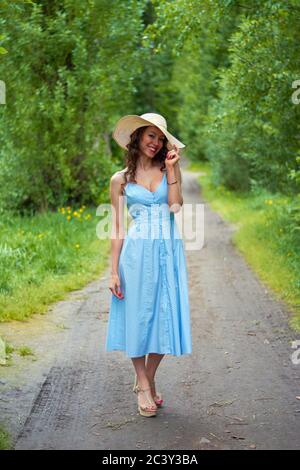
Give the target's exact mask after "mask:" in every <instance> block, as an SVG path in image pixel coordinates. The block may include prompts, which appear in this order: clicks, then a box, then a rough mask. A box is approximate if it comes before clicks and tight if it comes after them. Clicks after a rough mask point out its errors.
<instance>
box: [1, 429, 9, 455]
mask: <svg viewBox="0 0 300 470" xmlns="http://www.w3.org/2000/svg"><path fill="white" fill-rule="evenodd" d="M0 450H12V442H11V437H10V435H9V434H8V432H7V431H5V429H4V428H3V426H0Z"/></svg>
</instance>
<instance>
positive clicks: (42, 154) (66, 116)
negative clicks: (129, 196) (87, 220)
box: [0, 0, 145, 211]
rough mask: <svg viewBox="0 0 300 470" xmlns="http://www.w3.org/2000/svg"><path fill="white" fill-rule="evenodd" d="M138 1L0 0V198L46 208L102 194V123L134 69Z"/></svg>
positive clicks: (111, 116) (10, 205)
mask: <svg viewBox="0 0 300 470" xmlns="http://www.w3.org/2000/svg"><path fill="white" fill-rule="evenodd" d="M144 3H145V2H144V1H138V0H130V1H127V2H123V1H121V0H115V1H114V2H111V1H108V0H95V1H92V0H90V1H88V2H74V1H71V0H55V1H53V0H51V1H50V0H43V1H42V0H41V1H36V2H35V3H29V4H27V3H19V4H16V3H14V2H7V3H6V5H5V8H3V10H2V12H1V20H0V22H1V31H2V32H3V35H4V40H3V41H2V42H3V44H4V46H5V48H6V49H7V50H8V51H9V53H8V54H6V55H5V56H3V58H2V60H1V62H0V77H1V79H2V80H4V81H5V83H6V88H7V104H6V105H5V106H1V107H0V148H1V158H0V206H2V207H5V208H6V209H16V210H21V211H25V210H26V211H27V210H36V209H39V210H46V209H48V208H55V207H57V206H59V205H63V204H65V203H70V204H73V203H76V202H79V201H80V202H81V203H86V204H87V203H89V204H91V203H94V204H98V203H100V202H102V201H106V200H107V199H108V186H109V178H110V176H111V173H112V171H113V170H114V169H115V163H114V158H115V157H113V156H112V149H111V146H110V133H111V129H112V127H113V125H114V123H115V121H116V119H117V118H119V117H120V115H122V114H126V112H127V110H128V107H129V106H131V103H132V100H133V90H134V87H133V80H134V78H135V77H136V75H139V74H140V73H141V66H142V64H141V63H140V51H139V49H138V48H137V45H138V44H139V40H140V35H141V33H142V29H143V23H142V20H141V17H142V13H143V8H144ZM4 57H5V58H4Z"/></svg>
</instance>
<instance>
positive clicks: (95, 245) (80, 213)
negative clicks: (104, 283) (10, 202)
mask: <svg viewBox="0 0 300 470" xmlns="http://www.w3.org/2000/svg"><path fill="white" fill-rule="evenodd" d="M99 222H100V217H99V216H96V210H95V208H86V207H85V206H83V207H81V208H77V209H74V208H64V209H59V210H58V211H57V212H47V213H42V214H37V215H35V216H33V217H21V216H16V215H14V216H12V215H11V214H4V215H1V220H0V321H2V322H3V321H9V320H25V319H27V318H29V317H31V316H32V315H33V314H34V313H45V312H46V311H47V310H48V307H49V305H50V304H52V303H54V302H56V301H58V300H61V299H63V298H64V297H65V294H66V293H67V292H68V291H71V290H75V289H80V288H82V287H83V286H84V285H86V283H87V282H89V281H92V280H94V279H96V278H98V277H100V274H101V272H102V271H103V270H104V269H105V268H106V266H107V260H108V257H109V253H110V240H109V237H107V238H106V239H99V238H98V237H97V234H96V226H97V224H98V223H99Z"/></svg>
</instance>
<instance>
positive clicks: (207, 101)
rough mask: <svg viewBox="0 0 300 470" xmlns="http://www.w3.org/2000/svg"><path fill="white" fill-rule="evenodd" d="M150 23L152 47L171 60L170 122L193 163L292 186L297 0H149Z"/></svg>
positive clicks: (227, 180) (235, 177) (220, 176)
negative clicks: (173, 119)
mask: <svg viewBox="0 0 300 470" xmlns="http://www.w3.org/2000/svg"><path fill="white" fill-rule="evenodd" d="M153 3H154V4H155V6H156V14H157V18H156V20H155V22H154V23H153V24H152V25H150V26H149V27H148V30H149V31H147V34H148V36H149V44H151V42H152V43H153V42H154V41H156V43H157V48H156V49H157V54H159V53H162V52H161V51H165V50H168V51H172V53H173V54H174V57H175V58H176V60H175V63H174V69H173V70H174V71H173V75H172V84H173V87H174V88H175V89H176V91H177V94H178V100H179V105H178V108H177V109H178V115H177V121H178V125H179V128H180V130H181V135H182V139H183V141H184V142H185V143H187V146H188V147H187V152H188V154H189V156H190V157H191V158H192V159H193V160H195V161H196V160H207V159H209V160H210V161H211V163H212V171H213V177H214V182H215V184H216V185H218V184H224V185H225V186H227V187H228V188H232V189H239V190H249V189H251V188H255V187H256V186H257V185H258V186H261V187H265V188H268V189H269V190H271V191H282V192H286V193H288V194H295V193H297V192H299V182H300V176H299V174H300V173H299V172H300V170H299V155H300V154H299V112H300V106H299V105H295V104H294V103H293V102H292V100H291V97H292V93H293V91H294V90H293V88H292V83H293V82H294V81H295V80H296V79H299V78H300V77H299V73H300V66H299V65H300V64H299V60H300V59H299V57H300V56H299V43H300V42H299V39H300V38H299V35H300V30H299V27H298V25H299V19H300V8H299V5H298V2H297V1H296V0H288V1H263V2H261V1H258V0H252V1H251V2H250V3H249V2H248V3H245V2H238V1H235V0H230V1H229V0H227V1H225V0H204V1H202V2H199V1H197V0H176V1H172V2H171V1H167V2H159V1H155V2H153Z"/></svg>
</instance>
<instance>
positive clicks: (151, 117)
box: [112, 113, 185, 150]
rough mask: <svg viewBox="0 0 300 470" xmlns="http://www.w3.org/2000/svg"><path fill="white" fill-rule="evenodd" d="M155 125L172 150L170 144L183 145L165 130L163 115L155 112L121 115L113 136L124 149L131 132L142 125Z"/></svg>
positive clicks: (181, 146) (180, 146)
mask: <svg viewBox="0 0 300 470" xmlns="http://www.w3.org/2000/svg"><path fill="white" fill-rule="evenodd" d="M147 125H148V126H156V127H158V128H159V129H160V130H161V131H162V132H163V133H164V134H165V136H166V137H167V139H168V142H167V148H168V150H172V148H173V147H172V145H174V144H175V145H177V147H178V148H183V147H185V145H184V144H183V143H182V142H180V141H179V140H178V139H176V138H175V137H174V136H173V135H172V134H170V132H168V131H167V122H166V120H165V118H164V117H163V116H161V115H160V114H155V113H145V114H142V115H141V116H138V115H136V114H128V115H127V116H123V117H122V118H121V119H119V121H118V122H117V124H116V127H115V129H114V131H113V134H112V136H113V138H114V139H115V141H116V142H117V144H119V145H120V147H122V148H123V149H125V150H128V149H127V147H126V145H128V144H129V142H130V136H131V134H132V133H133V132H134V131H135V130H136V129H137V128H138V127H142V126H147Z"/></svg>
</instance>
